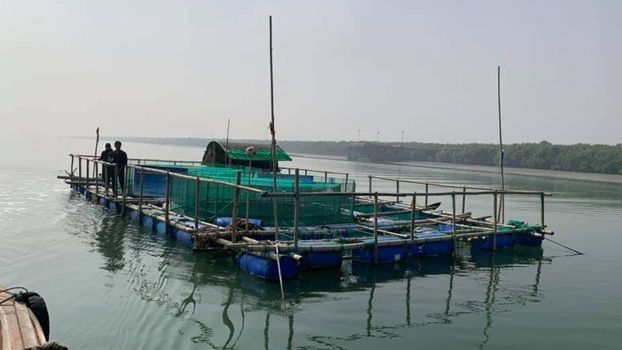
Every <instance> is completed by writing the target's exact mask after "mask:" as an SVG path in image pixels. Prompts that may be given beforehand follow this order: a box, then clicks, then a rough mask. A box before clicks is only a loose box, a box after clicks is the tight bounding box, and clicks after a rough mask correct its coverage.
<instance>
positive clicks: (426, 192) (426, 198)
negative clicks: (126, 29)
mask: <svg viewBox="0 0 622 350" xmlns="http://www.w3.org/2000/svg"><path fill="white" fill-rule="evenodd" d="M428 188H429V186H428V183H427V182H426V184H425V206H426V207H427V206H428V198H429V196H428V193H429V192H428Z"/></svg>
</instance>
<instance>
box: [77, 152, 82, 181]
mask: <svg viewBox="0 0 622 350" xmlns="http://www.w3.org/2000/svg"><path fill="white" fill-rule="evenodd" d="M78 178H79V179H80V180H82V158H81V157H80V158H78Z"/></svg>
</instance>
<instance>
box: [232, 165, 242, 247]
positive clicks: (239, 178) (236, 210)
mask: <svg viewBox="0 0 622 350" xmlns="http://www.w3.org/2000/svg"><path fill="white" fill-rule="evenodd" d="M235 183H236V185H237V187H236V188H235V197H234V198H233V215H232V218H231V241H232V242H233V243H235V241H236V240H237V237H236V236H237V235H238V223H237V221H238V213H239V210H240V187H239V186H240V185H241V183H242V172H241V171H238V173H237V176H236V178H235Z"/></svg>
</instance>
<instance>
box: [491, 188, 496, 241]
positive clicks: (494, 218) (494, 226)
mask: <svg viewBox="0 0 622 350" xmlns="http://www.w3.org/2000/svg"><path fill="white" fill-rule="evenodd" d="M492 196H493V199H494V204H493V206H494V209H493V212H494V214H495V215H496V214H497V192H495V193H493V195H492ZM493 222H494V225H493V232H492V250H497V218H496V217H493Z"/></svg>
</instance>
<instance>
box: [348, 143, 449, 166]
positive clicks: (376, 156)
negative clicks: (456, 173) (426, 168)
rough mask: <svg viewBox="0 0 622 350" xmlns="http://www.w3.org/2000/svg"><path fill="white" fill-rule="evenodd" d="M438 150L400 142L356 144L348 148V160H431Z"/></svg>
mask: <svg viewBox="0 0 622 350" xmlns="http://www.w3.org/2000/svg"><path fill="white" fill-rule="evenodd" d="M437 152H438V150H436V149H428V148H422V147H416V146H413V145H410V144H408V143H401V142H394V143H389V142H357V143H355V144H352V145H350V146H349V147H348V153H347V156H348V160H351V161H355V162H401V161H407V160H432V159H434V157H435V156H436V153H437Z"/></svg>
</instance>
